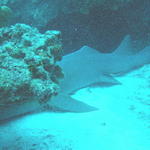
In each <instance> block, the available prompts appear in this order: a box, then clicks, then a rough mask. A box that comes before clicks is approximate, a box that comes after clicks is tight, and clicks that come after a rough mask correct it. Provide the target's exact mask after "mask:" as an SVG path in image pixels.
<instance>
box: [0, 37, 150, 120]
mask: <svg viewBox="0 0 150 150" xmlns="http://www.w3.org/2000/svg"><path fill="white" fill-rule="evenodd" d="M147 63H150V46H148V47H146V48H144V49H143V50H141V51H140V52H138V53H136V54H133V53H132V47H131V39H130V36H126V37H125V38H124V39H123V41H122V42H121V44H120V45H119V47H118V48H117V49H116V50H115V51H114V52H112V53H100V52H98V51H97V50H95V49H93V48H90V47H88V46H83V47H82V48H81V49H80V50H78V51H76V52H74V53H71V54H68V55H66V56H63V59H62V61H61V62H59V63H58V65H60V67H61V68H62V70H63V72H64V74H65V77H64V80H63V81H62V82H61V83H60V92H59V94H58V95H57V96H55V97H54V98H52V99H51V100H50V101H49V102H48V103H47V105H48V106H49V107H48V109H47V110H48V111H49V110H62V111H67V112H68V111H69V112H88V111H93V110H97V108H95V107H92V106H89V105H87V104H85V103H83V102H81V101H78V100H75V99H73V98H72V97H71V96H70V94H71V93H72V92H74V91H76V90H78V89H81V88H83V87H86V86H88V85H91V84H95V83H99V84H101V83H110V84H120V83H119V82H118V81H117V80H116V79H115V78H114V76H115V75H118V74H123V73H126V72H129V71H131V70H133V69H135V68H137V67H140V66H142V65H144V64H147ZM112 75H113V76H112ZM39 109H41V105H40V104H39V103H38V102H30V103H25V104H22V105H15V106H11V107H9V108H3V109H2V110H0V120H4V119H7V118H11V117H14V116H17V115H20V114H25V113H27V112H32V111H34V110H39Z"/></svg>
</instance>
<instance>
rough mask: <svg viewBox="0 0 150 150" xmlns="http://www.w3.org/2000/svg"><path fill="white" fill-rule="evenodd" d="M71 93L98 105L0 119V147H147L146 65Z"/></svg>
mask: <svg viewBox="0 0 150 150" xmlns="http://www.w3.org/2000/svg"><path fill="white" fill-rule="evenodd" d="M117 79H118V80H119V81H120V82H121V83H122V84H121V85H116V86H112V87H105V88H104V87H99V88H86V89H82V90H80V91H78V92H77V93H76V94H75V95H74V96H73V97H74V98H76V99H78V100H81V101H83V102H85V103H87V104H89V105H92V106H96V107H98V108H99V110H98V111H93V112H88V113H46V112H45V113H40V114H33V115H29V116H24V117H22V118H19V119H17V120H14V121H10V122H7V123H5V124H1V125H0V150H150V65H149V66H145V67H143V68H141V69H139V70H136V71H133V72H132V73H130V74H127V75H125V76H123V77H119V78H117Z"/></svg>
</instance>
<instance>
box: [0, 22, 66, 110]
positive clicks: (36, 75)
mask: <svg viewBox="0 0 150 150" xmlns="http://www.w3.org/2000/svg"><path fill="white" fill-rule="evenodd" d="M61 51H62V45H61V33H60V32H59V31H47V32H45V34H41V33H39V31H38V30H37V29H36V28H32V27H30V26H28V25H25V24H16V25H13V26H10V27H3V28H0V107H3V106H4V107H5V106H7V105H11V104H18V103H19V104H21V103H24V102H28V101H33V100H36V101H39V102H40V103H44V102H46V101H48V100H49V99H50V98H51V97H52V96H54V95H57V93H58V90H59V79H60V78H61V77H63V74H62V72H61V68H60V67H59V66H57V65H56V62H57V61H59V60H61Z"/></svg>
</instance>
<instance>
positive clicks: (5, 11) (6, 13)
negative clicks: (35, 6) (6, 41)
mask: <svg viewBox="0 0 150 150" xmlns="http://www.w3.org/2000/svg"><path fill="white" fill-rule="evenodd" d="M11 16H12V10H11V9H10V8H9V7H7V6H5V5H4V6H0V27H4V26H6V25H7V24H8V23H9V21H10V18H11Z"/></svg>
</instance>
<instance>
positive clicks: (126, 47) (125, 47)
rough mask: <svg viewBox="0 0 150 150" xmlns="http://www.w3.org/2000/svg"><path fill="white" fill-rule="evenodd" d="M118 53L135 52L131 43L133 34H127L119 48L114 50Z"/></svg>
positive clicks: (127, 53)
mask: <svg viewBox="0 0 150 150" xmlns="http://www.w3.org/2000/svg"><path fill="white" fill-rule="evenodd" d="M114 53H115V54H117V55H131V54H133V51H132V44H131V36H130V35H126V36H125V37H124V39H123V40H122V42H121V43H120V45H119V46H118V48H117V49H116V50H115V51H114Z"/></svg>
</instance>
